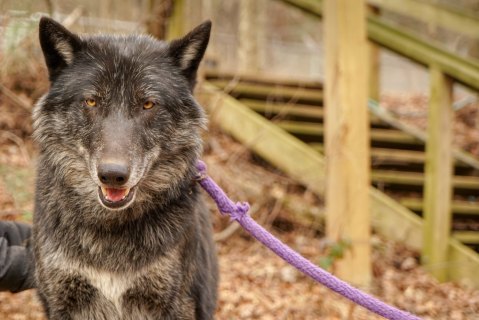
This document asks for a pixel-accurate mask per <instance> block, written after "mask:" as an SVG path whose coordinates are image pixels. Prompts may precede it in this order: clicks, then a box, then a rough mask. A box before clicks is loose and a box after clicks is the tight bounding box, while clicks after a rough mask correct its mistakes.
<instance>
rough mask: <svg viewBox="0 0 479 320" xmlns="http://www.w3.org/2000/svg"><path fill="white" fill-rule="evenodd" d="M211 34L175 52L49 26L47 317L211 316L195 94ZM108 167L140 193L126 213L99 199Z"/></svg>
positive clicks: (44, 209)
mask: <svg viewBox="0 0 479 320" xmlns="http://www.w3.org/2000/svg"><path fill="white" fill-rule="evenodd" d="M210 28H211V24H210V23H209V22H206V23H203V24H202V25H200V26H198V27H197V28H196V29H194V30H193V31H191V32H190V33H189V34H188V35H186V36H185V37H184V38H182V39H179V40H175V41H173V42H171V43H166V42H162V41H157V40H155V39H153V38H151V37H148V36H104V35H96V36H81V37H80V36H78V35H75V34H73V33H71V32H69V31H68V30H66V29H65V28H63V27H62V26H61V25H59V24H58V23H56V22H55V21H53V20H51V19H48V18H42V20H41V22H40V43H41V46H42V50H43V52H44V55H45V61H46V64H47V67H48V71H49V75H50V80H51V88H50V90H49V92H48V93H47V94H46V95H45V96H43V97H42V98H41V99H40V100H39V102H38V103H37V105H36V106H35V109H34V115H33V119H34V137H35V139H36V141H37V143H38V145H39V149H40V155H39V160H38V176H37V188H36V201H35V217H34V229H33V234H34V246H35V248H34V251H35V260H36V281H37V287H38V289H39V294H40V297H41V299H42V301H43V303H44V306H45V310H46V313H47V315H48V317H49V319H62V320H63V319H98V320H101V319H105V320H106V319H132V320H133V319H135V320H136V319H212V318H213V314H214V309H215V304H216V290H217V289H216V287H217V262H216V255H215V249H214V244H213V242H212V238H211V223H210V219H209V213H208V211H207V209H206V208H205V206H204V204H203V202H202V200H201V197H200V194H199V190H198V186H197V184H196V183H194V175H195V169H194V168H195V162H196V160H197V159H198V158H199V156H200V153H201V150H202V148H201V145H202V144H201V139H200V133H201V130H202V129H203V128H204V126H205V122H206V120H205V116H204V114H203V111H202V109H201V107H200V106H199V105H198V104H197V103H196V101H195V100H194V98H193V96H192V90H193V87H194V84H195V78H196V71H197V68H198V64H199V62H200V60H201V58H202V56H203V54H204V51H205V49H206V46H207V43H208V39H209V33H210ZM92 97H93V98H94V99H95V101H96V106H94V107H88V106H87V105H86V104H85V101H86V99H89V98H92ZM146 100H150V101H153V102H154V107H153V108H151V109H144V108H143V104H144V102H145V101H146ZM110 162H114V163H120V164H122V165H123V164H124V165H125V168H128V174H129V175H128V176H127V182H125V184H124V185H123V186H122V187H125V188H133V189H132V190H134V193H133V199H132V200H131V202H130V203H127V204H126V205H125V206H123V207H121V208H117V209H115V208H109V207H107V206H105V205H104V203H103V204H102V203H101V201H100V200H99V186H100V185H102V181H100V180H101V179H100V178H99V172H98V170H99V169H98V168H99V165H100V164H101V163H110Z"/></svg>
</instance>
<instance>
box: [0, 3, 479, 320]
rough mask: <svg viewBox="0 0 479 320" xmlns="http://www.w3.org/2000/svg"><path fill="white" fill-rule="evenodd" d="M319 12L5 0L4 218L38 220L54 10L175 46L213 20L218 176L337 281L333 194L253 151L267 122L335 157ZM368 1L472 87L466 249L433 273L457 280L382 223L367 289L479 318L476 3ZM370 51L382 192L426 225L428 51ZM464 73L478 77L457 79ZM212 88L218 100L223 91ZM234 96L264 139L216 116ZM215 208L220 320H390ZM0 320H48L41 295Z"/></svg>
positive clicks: (468, 94)
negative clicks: (327, 134) (43, 21)
mask: <svg viewBox="0 0 479 320" xmlns="http://www.w3.org/2000/svg"><path fill="white" fill-rule="evenodd" d="M321 4H322V1H315V0H305V1H294V0H290V1H279V0H257V1H254V0H228V1H227V0H181V1H173V0H129V1H121V2H120V1H112V0H101V1H98V0H97V1H94V0H76V1H74V0H22V1H18V0H15V1H13V0H12V1H9V0H0V219H6V220H20V221H31V219H32V212H33V189H34V170H35V169H34V164H35V157H36V149H35V145H34V143H33V141H32V139H31V132H32V127H31V110H32V106H33V105H34V103H35V101H36V100H37V99H38V98H39V97H40V96H41V95H42V94H44V93H45V92H46V91H47V90H48V86H49V83H48V78H47V72H46V68H45V66H44V62H43V56H42V53H41V49H40V46H39V43H38V21H39V19H40V17H41V16H44V15H48V16H51V17H53V18H54V19H56V20H57V21H59V22H61V23H63V24H64V25H65V26H66V27H67V28H68V29H70V30H72V31H74V32H77V33H118V34H130V33H150V34H152V35H153V36H155V37H157V38H159V39H166V40H169V39H173V38H176V37H179V36H181V35H182V34H185V33H186V32H188V31H189V30H190V29H192V28H193V27H195V26H196V25H198V24H199V23H201V22H202V21H204V20H206V19H210V20H212V22H213V30H212V36H211V40H210V44H209V47H208V50H207V53H206V56H205V59H204V62H203V65H202V69H201V72H200V76H201V78H202V79H203V80H202V82H201V83H200V85H199V86H198V88H197V93H198V97H199V99H200V101H201V102H202V103H203V105H204V106H205V108H206V109H207V111H208V112H209V114H210V117H211V123H210V128H209V130H208V132H206V133H205V156H204V157H205V160H206V162H207V163H208V164H209V167H210V168H214V169H210V174H211V175H212V176H213V178H215V179H216V180H217V181H218V183H219V184H220V185H222V186H224V187H225V188H226V190H227V192H228V193H229V194H230V195H231V197H232V198H233V199H238V200H242V201H243V200H248V201H250V202H251V203H252V210H251V214H252V215H253V216H254V217H255V218H256V219H257V220H258V221H259V222H260V223H261V224H262V225H264V226H265V227H267V228H268V229H269V230H272V231H273V233H274V234H275V235H278V236H279V237H280V238H281V239H282V240H284V241H285V242H287V243H288V244H289V245H291V246H292V247H293V248H294V249H296V250H298V251H299V252H301V253H302V254H303V255H305V256H306V257H308V258H310V259H312V260H313V261H314V262H315V263H317V264H319V265H321V266H322V267H324V268H326V269H328V270H330V271H332V272H334V271H335V266H336V263H337V261H339V260H341V259H342V257H343V255H344V254H345V252H347V251H348V250H349V248H350V244H349V243H348V241H342V240H341V241H334V242H332V241H331V240H328V239H327V237H326V228H325V208H324V194H323V193H322V192H319V191H318V190H319V189H321V187H318V189H316V188H315V186H313V185H312V184H310V182H309V181H310V180H308V177H305V174H296V173H291V172H290V171H288V170H289V169H288V168H285V167H284V166H283V164H281V163H278V162H276V161H275V160H271V157H272V158H280V157H279V156H277V155H270V156H265V152H266V151H263V150H261V149H259V147H258V148H257V147H256V146H255V145H254V144H255V143H254V142H252V141H255V140H257V139H261V138H263V137H266V136H268V132H267V131H268V128H269V127H268V125H267V124H266V123H269V124H273V125H275V126H276V127H279V128H281V129H282V130H283V131H284V133H285V134H289V135H292V136H294V137H295V139H298V140H299V141H301V143H304V145H305V146H307V147H310V148H313V149H314V150H315V152H317V155H318V157H321V158H318V159H324V147H323V144H322V139H323V135H324V131H323V115H324V114H323V109H322V105H323V97H322V88H323V83H324V81H325V77H326V75H325V74H326V72H325V70H326V68H325V63H324V58H325V41H324V23H323V20H322V19H321V16H322V14H323V12H322V9H321V8H322V7H321ZM367 4H368V12H369V15H370V17H371V16H372V17H373V20H372V21H373V22H374V21H376V20H374V19H378V20H379V21H380V23H381V26H383V29H384V30H386V27H384V26H387V28H388V30H390V31H391V33H390V34H391V35H398V36H401V37H403V38H404V39H406V38H407V39H414V41H416V43H420V44H421V45H423V46H424V47H427V48H429V49H430V50H429V49H428V50H429V51H427V52H428V53H427V54H436V56H438V55H439V56H440V57H441V59H443V60H444V59H446V58H443V57H447V59H450V60H447V59H446V60H447V61H451V62H450V63H451V65H452V66H453V67H454V68H455V66H460V67H457V68H458V70H463V71H462V73H463V74H467V75H468V76H469V74H471V75H470V77H469V78H468V79H472V80H468V79H466V80H461V79H462V78H461V79H455V78H454V79H455V80H454V83H453V86H452V90H453V95H452V101H451V104H452V107H453V109H454V114H453V118H454V119H453V124H452V126H453V140H454V148H455V150H456V149H457V150H459V151H457V152H456V151H454V152H455V153H454V155H455V158H454V159H455V160H454V162H455V169H454V174H455V177H456V180H455V181H456V182H453V184H454V183H455V184H454V185H453V186H452V188H453V194H452V205H451V207H452V209H451V217H452V218H451V228H450V234H451V235H453V236H454V237H455V238H454V239H455V240H453V241H456V240H457V241H460V243H461V244H460V246H461V247H457V248H460V249H457V250H459V251H460V252H461V253H460V254H459V253H458V254H457V255H456V256H454V257H450V258H448V260H447V261H444V262H442V264H441V265H439V266H436V267H438V268H441V269H442V268H448V270H450V271H449V274H450V277H449V278H447V279H446V280H447V281H441V282H438V281H437V280H436V278H435V277H434V276H432V275H431V274H430V273H429V272H428V271H426V270H425V269H424V268H423V267H421V265H420V261H421V260H420V256H421V246H420V244H419V243H420V241H419V240H416V239H419V238H420V234H421V232H420V231H417V230H419V229H420V228H419V227H417V225H415V224H412V225H414V226H411V225H410V224H407V223H409V222H407V223H406V222H405V224H404V225H402V224H401V223H399V222H398V223H397V225H394V223H392V225H393V227H394V228H397V229H398V230H401V232H402V230H407V231H404V232H403V233H401V235H400V236H397V235H396V234H395V235H392V234H394V232H384V230H389V229H385V227H384V226H383V225H381V223H380V222H379V223H377V224H374V223H373V234H372V236H371V240H370V243H369V245H370V246H371V248H372V262H371V263H372V270H371V273H372V281H371V283H370V284H369V285H368V286H367V288H366V289H367V290H369V291H370V292H372V293H373V294H375V295H377V296H379V297H380V298H381V299H383V300H385V301H386V302H388V303H392V304H394V305H397V306H398V307H401V308H404V309H407V310H410V311H411V312H415V313H417V314H418V315H420V316H422V317H423V318H424V319H457V320H461V319H479V291H478V290H477V288H478V283H479V280H478V279H479V278H477V276H476V277H475V279H471V278H470V276H471V274H472V272H470V270H471V268H473V267H474V266H478V267H479V264H478V262H479V258H478V256H477V251H478V249H479V191H478V190H479V103H478V101H477V86H479V82H477V83H476V84H475V85H474V84H471V83H472V82H474V81H475V80H474V79H476V78H475V76H476V74H479V1H478V0H456V1H448V0H406V1H400V0H370V1H367ZM382 23H384V25H382ZM368 27H369V26H368ZM386 38H388V36H387V37H386ZM370 39H371V38H370ZM391 39H392V38H391ZM373 40H374V39H373ZM391 41H392V40H391ZM373 42H374V43H376V45H377V47H375V48H376V49H375V50H377V51H375V52H376V53H375V54H376V58H375V59H376V60H375V61H376V64H377V66H376V68H375V70H376V71H377V74H376V80H375V81H376V83H375V84H374V85H372V87H374V88H376V90H375V91H371V95H370V100H369V109H370V112H371V114H370V118H371V130H372V131H371V135H372V138H371V147H372V149H371V165H372V173H371V179H372V186H373V187H374V188H375V190H378V191H379V192H381V194H384V197H387V199H392V200H391V201H393V202H394V203H395V205H392V206H393V207H394V206H396V207H397V208H399V207H400V208H401V209H398V210H406V211H407V214H410V215H411V216H414V217H415V218H413V220H414V219H416V218H417V217H422V216H423V202H422V201H423V188H424V179H425V178H424V174H425V173H424V172H425V171H424V168H425V161H426V160H425V149H426V143H425V141H426V138H425V135H426V132H427V129H428V126H427V124H428V110H429V103H430V100H431V99H430V92H431V86H432V84H431V81H430V69H429V67H430V65H429V64H427V63H424V62H421V57H418V58H411V56H410V55H408V49H407V48H406V49H405V50H399V49H398V50H393V49H391V47H389V48H388V47H387V45H383V44H381V43H378V42H377V41H373ZM386 42H388V40H387V39H386V40H384V43H386ZM399 47H401V44H399ZM351 50H354V48H352V49H351ZM411 50H412V49H411ZM411 50H410V51H411ZM424 52H426V51H424ZM431 52H433V53H431ZM425 55H426V53H425ZM431 59H433V58H431ZM443 60H441V61H443ZM447 63H449V62H446V65H447ZM463 66H467V68H465V69H464V68H463V69H460V68H462V67H463ZM453 67H451V68H453ZM444 68H446V69H447V66H446V67H444ZM448 70H449V69H448ZM454 70H455V69H454ZM470 70H472V71H470ZM469 72H470V73H469ZM456 80H457V81H456ZM468 81H470V82H468ZM203 84H204V85H203ZM209 85H212V86H213V87H214V88H215V90H219V93H218V92H216V91H215V92H216V93H214V94H212V93H211V92H212V91H211V90H210V89H211V87H208V86H209ZM208 88H210V89H208ZM225 97H227V98H225ZM227 99H235V101H239V102H240V103H241V104H242V106H243V107H244V108H245V109H248V110H252V111H255V113H254V115H252V116H251V117H253V118H241V119H240V118H237V121H238V122H239V123H241V125H242V126H243V127H247V125H246V123H247V122H248V121H253V120H251V119H257V118H254V117H259V118H261V119H262V120H260V121H264V123H265V125H264V127H263V128H262V129H258V130H257V131H255V133H251V134H252V135H254V137H255V138H251V137H249V138H243V136H242V135H241V134H238V133H236V132H235V131H234V130H233V129H231V128H225V127H224V121H223V120H221V119H219V118H217V117H215V114H216V111H215V107H216V106H217V104H221V102H218V101H230V100H227ZM228 103H230V102H225V104H228ZM234 103H236V102H234ZM234 103H231V104H234ZM222 121H223V124H222V123H221V122H222ZM254 121H256V120H254ZM261 123H263V122H261ZM248 130H250V129H248ZM248 130H246V129H245V131H248ZM268 141H269V140H268ZM275 143H277V144H278V145H279V146H281V145H282V144H285V142H284V141H283V140H278V141H276V142H275ZM280 150H281V149H280ZM280 152H281V151H280ZM283 153H286V154H284V157H287V156H289V155H290V154H287V153H288V151H283ZM268 157H269V158H268ZM301 157H302V155H298V156H297V158H296V160H295V161H296V165H297V166H300V165H301V164H302V163H303V158H301ZM318 161H319V160H318ZM321 161H323V160H321ZM306 175H308V174H306ZM309 175H311V174H309ZM238 177H239V179H238ZM457 177H458V178H457ZM401 178H402V179H401ZM313 184H314V183H313ZM388 201H389V200H388ZM210 206H211V209H212V212H213V215H214V224H215V232H216V235H215V237H216V240H217V246H218V251H219V255H220V267H221V276H222V279H221V284H220V300H219V306H218V312H217V318H218V319H380V318H379V317H376V316H374V315H371V314H370V313H368V312H367V311H365V310H363V309H361V308H360V307H358V306H355V305H353V304H352V303H350V302H348V301H346V300H345V299H342V298H341V297H339V296H337V295H335V294H333V293H331V292H330V291H329V290H327V289H326V288H324V287H322V286H320V285H316V284H314V283H313V282H311V281H310V280H309V279H307V278H306V277H304V276H303V275H301V274H299V273H298V272H296V271H295V270H294V269H292V268H291V267H289V266H288V265H286V264H285V263H284V262H282V261H281V260H280V259H279V258H277V257H275V256H274V255H273V254H271V253H270V252H268V251H267V250H266V249H264V248H262V247H261V246H260V245H259V244H258V243H256V242H254V241H253V240H251V239H250V238H249V237H248V236H247V235H246V234H245V233H243V232H242V231H241V230H239V228H238V227H237V226H236V225H235V224H230V223H229V221H228V219H226V218H222V217H219V215H218V214H217V211H216V209H215V207H214V205H213V204H212V203H210ZM384 210H385V211H386V210H390V211H391V212H392V211H394V210H396V209H394V210H393V209H384ZM376 220H378V219H376ZM395 221H396V220H395ZM397 221H402V220H397ZM414 221H415V220H414ZM390 224H391V223H390ZM411 230H412V231H411ZM408 232H409V233H408ZM388 233H389V234H388ZM397 234H399V231H398V233H397ZM446 236H447V237H449V234H448V235H446ZM346 240H347V239H346ZM454 248H456V247H454ZM454 250H455V249H454ZM459 251H458V252H459ZM452 252H453V253H454V254H455V252H456V251H452ZM462 254H463V255H462ZM457 257H460V258H457ZM461 259H462V260H461ZM476 270H477V269H476ZM0 318H1V319H12V320H13V319H44V318H43V315H42V312H41V309H40V307H39V304H38V301H37V298H36V296H35V292H34V291H29V292H25V293H21V294H16V295H12V294H8V293H0Z"/></svg>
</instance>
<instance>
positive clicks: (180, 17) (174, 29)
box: [166, 0, 186, 40]
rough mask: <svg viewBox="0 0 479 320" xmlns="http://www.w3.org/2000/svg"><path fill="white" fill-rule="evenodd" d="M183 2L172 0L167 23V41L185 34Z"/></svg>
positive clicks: (183, 0)
mask: <svg viewBox="0 0 479 320" xmlns="http://www.w3.org/2000/svg"><path fill="white" fill-rule="evenodd" d="M185 1H186V0H173V12H172V14H171V16H170V19H169V21H168V28H167V33H166V34H167V36H166V39H167V40H173V39H176V38H179V37H182V36H184V34H185Z"/></svg>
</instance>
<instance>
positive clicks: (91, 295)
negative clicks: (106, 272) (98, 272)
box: [38, 269, 120, 320]
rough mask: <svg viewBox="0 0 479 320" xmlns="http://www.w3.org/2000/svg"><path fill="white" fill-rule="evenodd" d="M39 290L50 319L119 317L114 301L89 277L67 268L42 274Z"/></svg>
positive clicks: (103, 319)
mask: <svg viewBox="0 0 479 320" xmlns="http://www.w3.org/2000/svg"><path fill="white" fill-rule="evenodd" d="M38 279H39V293H40V297H41V300H42V302H43V304H44V307H45V311H46V313H47V317H48V319H49V320H70V319H71V320H76V319H78V320H80V319H81V320H84V319H95V320H109V319H119V318H120V317H119V315H118V313H117V311H116V309H115V307H114V306H113V304H112V303H111V302H110V301H108V300H106V299H105V298H104V297H103V296H102V295H101V293H100V292H99V291H98V289H96V288H95V287H93V286H92V285H91V284H90V283H89V281H88V280H87V279H86V278H85V277H83V276H81V275H79V274H72V273H67V272H65V271H63V270H58V269H57V270H53V271H52V272H49V273H48V274H44V275H39V277H38Z"/></svg>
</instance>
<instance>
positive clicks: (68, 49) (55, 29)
mask: <svg viewBox="0 0 479 320" xmlns="http://www.w3.org/2000/svg"><path fill="white" fill-rule="evenodd" d="M39 35H40V45H41V47H42V50H43V55H44V57H45V62H46V64H47V67H48V73H49V75H50V81H53V80H54V79H55V78H56V77H57V76H58V74H59V73H60V72H61V71H62V69H63V68H65V67H66V66H68V65H70V64H71V63H72V61H73V57H74V55H75V53H76V52H77V51H79V50H80V48H81V43H82V42H81V40H80V38H79V37H78V36H77V35H75V34H73V33H71V32H70V31H68V30H67V29H66V28H65V27H64V26H62V25H61V24H59V23H58V22H56V21H55V20H53V19H50V18H47V17H42V18H41V19H40V28H39Z"/></svg>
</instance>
